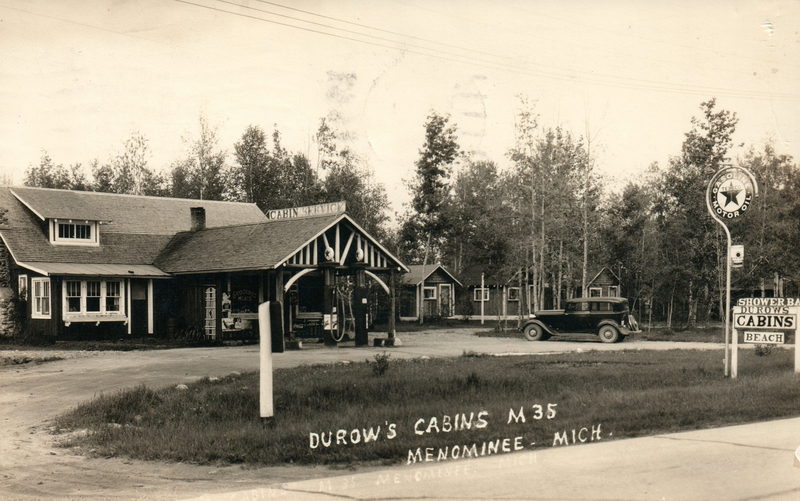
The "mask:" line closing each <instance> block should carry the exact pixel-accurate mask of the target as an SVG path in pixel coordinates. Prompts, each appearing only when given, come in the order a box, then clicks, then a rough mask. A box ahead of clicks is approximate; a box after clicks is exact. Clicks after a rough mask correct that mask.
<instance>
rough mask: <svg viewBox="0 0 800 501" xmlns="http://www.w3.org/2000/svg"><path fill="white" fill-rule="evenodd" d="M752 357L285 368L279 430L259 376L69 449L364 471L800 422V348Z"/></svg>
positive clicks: (607, 355)
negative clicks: (262, 414) (728, 365)
mask: <svg viewBox="0 0 800 501" xmlns="http://www.w3.org/2000/svg"><path fill="white" fill-rule="evenodd" d="M740 356H741V361H740V371H739V374H740V377H739V379H737V380H729V379H725V378H723V376H722V361H721V359H722V352H721V351H719V350H715V351H685V350H674V351H659V352H651V351H623V352H591V353H575V354H561V355H546V356H541V355H538V356H529V357H474V356H462V357H457V358H451V359H414V360H395V359H391V362H390V369H389V370H386V371H384V372H383V373H382V374H380V375H379V374H378V372H379V371H376V369H375V361H367V362H364V363H360V364H349V365H344V364H337V365H314V366H304V367H298V368H293V369H286V370H276V371H275V379H274V381H275V417H274V419H272V420H270V421H268V422H262V420H261V419H260V418H259V415H258V409H259V406H258V375H257V374H255V373H249V374H243V375H238V374H235V375H231V376H228V377H224V378H220V379H219V380H209V379H206V380H201V381H198V382H196V383H193V384H190V385H188V389H184V390H181V389H178V387H168V388H162V389H158V390H154V389H150V388H146V387H143V386H140V387H137V388H133V389H129V390H125V391H121V392H119V393H115V394H111V395H103V396H100V397H98V398H96V399H94V400H92V401H90V402H87V403H84V404H82V405H80V406H78V407H77V408H75V409H74V410H72V411H71V412H69V413H67V414H65V415H62V416H60V417H59V418H58V419H57V421H56V427H57V429H58V431H61V432H69V431H74V430H84V429H85V430H88V433H86V432H84V433H79V434H72V435H67V436H65V437H66V440H65V443H64V444H65V445H66V446H75V447H80V448H82V449H84V450H92V451H94V454H97V455H101V456H117V455H121V456H127V457H132V458H138V459H150V460H169V461H188V462H195V463H248V464H258V465H273V464H284V463H306V464H337V463H338V464H342V463H343V464H352V463H359V462H375V461H381V462H387V463H393V462H407V461H409V458H410V457H411V455H413V454H416V452H415V451H422V452H419V455H418V456H415V457H419V458H424V452H425V449H426V448H430V450H432V451H433V456H432V457H436V454H438V453H440V451H441V450H442V449H444V448H449V449H448V451H449V452H448V454H452V452H453V451H454V446H458V448H459V451H460V452H459V453H460V454H464V451H465V450H466V449H467V447H468V446H469V445H471V444H477V448H476V449H474V450H480V448H481V446H482V444H486V443H496V441H498V440H503V439H509V440H511V442H510V443H513V441H514V440H515V439H516V437H521V439H520V440H519V443H520V444H522V445H523V446H524V448H525V449H530V448H532V447H534V448H536V447H550V446H553V445H568V444H572V443H575V442H579V441H582V440H581V438H584V439H591V440H595V439H597V440H608V439H617V438H625V437H635V436H642V435H651V434H656V433H662V432H672V431H678V430H687V429H698V428H707V427H713V426H721V425H729V424H735V423H745V422H752V421H758V420H765V419H773V418H780V417H787V416H796V415H800V404H798V402H800V378H798V377H796V376H795V375H794V374H793V373H792V370H793V360H792V353H791V351H789V350H780V351H777V352H775V353H772V354H770V355H769V356H756V355H755V354H754V353H751V352H748V353H741V354H740ZM386 361H387V362H388V359H387V360H386ZM520 414H524V415H525V421H524V422H521V421H520V419H519V415H520ZM510 418H511V419H510ZM509 421H511V422H509ZM572 430H576V432H577V433H576V434H575V435H573V434H572V433H571V431H572ZM581 430H584V431H583V432H582V431H581ZM595 433H596V434H595ZM565 437H566V440H565ZM532 444H534V445H532ZM484 447H485V446H484ZM462 457H463V456H462ZM448 458H449V457H448Z"/></svg>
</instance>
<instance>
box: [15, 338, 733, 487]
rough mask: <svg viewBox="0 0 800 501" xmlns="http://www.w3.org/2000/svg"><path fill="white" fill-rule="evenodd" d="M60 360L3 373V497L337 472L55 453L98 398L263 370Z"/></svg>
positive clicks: (421, 349)
mask: <svg viewBox="0 0 800 501" xmlns="http://www.w3.org/2000/svg"><path fill="white" fill-rule="evenodd" d="M401 339H402V340H403V342H404V344H403V346H402V347H397V348H390V349H386V351H389V352H390V353H391V355H392V356H393V357H395V358H413V357H420V356H431V357H444V356H458V355H461V354H462V353H463V352H465V351H474V352H477V353H494V354H506V355H514V354H525V353H551V352H567V351H578V350H583V351H589V350H622V349H648V350H651V349H658V350H663V349H673V348H676V347H679V348H683V349H721V347H720V346H719V345H713V344H708V343H666V342H628V341H626V342H625V343H621V344H614V345H606V344H600V343H595V342H557V341H556V342H551V341H548V342H539V343H530V342H527V341H524V340H521V339H507V338H478V337H476V336H474V335H472V332H471V331H468V330H463V329H462V330H454V331H436V332H431V333H417V334H413V335H408V336H402V337H401ZM381 351H384V349H378V348H355V347H353V346H352V345H350V346H347V345H343V346H341V347H339V348H323V347H321V346H319V345H316V344H314V345H307V346H306V349H304V350H301V351H293V352H287V353H284V354H279V355H275V357H274V365H275V367H276V368H282V367H292V366H298V365H302V364H309V363H326V362H336V361H341V360H351V361H354V362H356V361H363V360H364V359H366V358H370V357H372V356H373V355H374V354H375V353H378V352H381ZM39 353H41V352H39ZM0 354H2V352H0ZM48 354H51V353H48ZM63 355H64V356H66V357H68V358H66V359H64V360H59V361H54V362H47V363H43V364H40V365H33V364H26V365H24V366H7V367H0V499H43V498H56V499H87V498H90V499H174V498H185V497H192V496H198V495H201V494H209V493H211V494H213V493H216V492H219V493H221V492H230V491H232V490H243V489H248V488H256V487H263V486H265V485H268V484H272V483H283V482H291V481H295V480H303V479H308V478H316V477H327V476H331V475H332V474H336V473H337V470H335V469H331V468H323V467H296V466H286V467H270V468H247V467H241V466H226V467H216V466H198V465H192V464H180V463H178V464H176V463H160V462H142V461H133V460H126V459H118V458H87V457H84V456H78V455H75V454H72V453H71V452H70V451H69V450H67V449H63V448H58V447H56V446H55V444H54V438H55V437H54V436H53V435H50V434H49V433H48V421H49V420H50V419H51V418H52V417H54V416H56V415H58V414H60V413H62V412H64V411H66V410H68V409H70V408H71V407H73V406H75V405H76V404H78V403H80V402H82V401H84V400H87V399H90V398H92V397H93V396H95V395H98V394H100V393H104V392H105V393H108V392H113V391H116V390H119V389H122V388H126V387H130V386H135V385H139V384H146V385H149V386H155V387H158V386H163V385H168V384H177V383H181V382H190V381H194V380H196V379H198V378H201V377H205V376H222V375H225V374H229V373H231V372H233V371H249V370H257V368H258V347H257V346H240V347H224V348H192V349H175V350H162V351H134V352H77V353H76V352H65V353H64V354H63ZM360 471H363V469H361V470H360ZM338 472H341V473H343V474H344V473H348V471H341V470H338Z"/></svg>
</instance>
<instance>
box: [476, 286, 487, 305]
mask: <svg viewBox="0 0 800 501" xmlns="http://www.w3.org/2000/svg"><path fill="white" fill-rule="evenodd" d="M479 291H483V294H481V295H482V296H483V299H481V298H480V297H479V294H480V292H479ZM472 300H473V301H475V302H478V303H485V302H487V301H489V288H488V287H483V288H481V287H475V289H474V290H473V291H472Z"/></svg>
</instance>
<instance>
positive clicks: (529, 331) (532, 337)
mask: <svg viewBox="0 0 800 501" xmlns="http://www.w3.org/2000/svg"><path fill="white" fill-rule="evenodd" d="M522 333H523V334H524V335H525V339H527V340H528V341H544V340H545V339H547V338H548V337H550V336H549V335H548V334H547V333H546V332H545V331H544V329H542V326H541V325H537V324H530V325H526V326H525V328H524V329H523V330H522Z"/></svg>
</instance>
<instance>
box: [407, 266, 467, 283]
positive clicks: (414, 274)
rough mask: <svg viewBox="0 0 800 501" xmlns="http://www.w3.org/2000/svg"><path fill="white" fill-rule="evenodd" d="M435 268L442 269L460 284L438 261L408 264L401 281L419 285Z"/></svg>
mask: <svg viewBox="0 0 800 501" xmlns="http://www.w3.org/2000/svg"><path fill="white" fill-rule="evenodd" d="M436 270H442V272H444V273H445V274H446V275H447V276H449V277H450V278H451V279H453V281H454V282H455V283H457V284H458V285H461V282H460V281H459V280H458V279H457V278H456V277H455V275H453V274H452V273H450V272H449V271H447V268H445V267H444V266H443V265H442V264H440V263H435V264H428V265H422V264H410V265H408V273H406V274H405V275H403V283H406V284H411V285H419V284H420V283H421V282H422V281H423V280H427V279H428V277H430V276H431V275H433V274H434V273H435V272H436Z"/></svg>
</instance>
